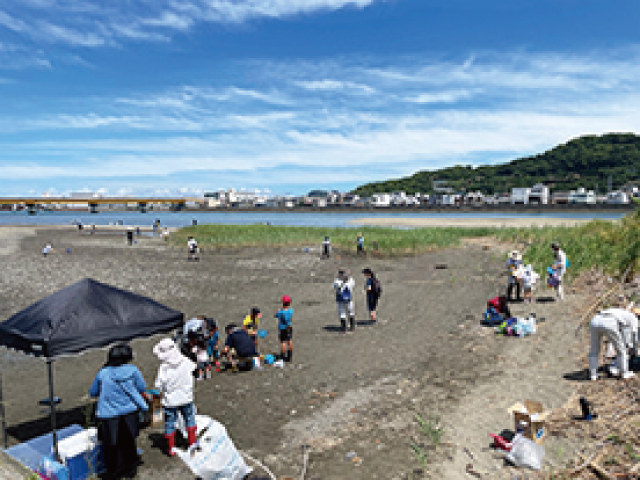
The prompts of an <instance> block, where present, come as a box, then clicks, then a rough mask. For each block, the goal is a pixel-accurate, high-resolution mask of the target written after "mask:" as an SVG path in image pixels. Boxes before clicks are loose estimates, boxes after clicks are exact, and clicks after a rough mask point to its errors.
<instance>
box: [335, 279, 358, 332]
mask: <svg viewBox="0 0 640 480" xmlns="http://www.w3.org/2000/svg"><path fill="white" fill-rule="evenodd" d="M355 287H356V282H355V280H354V279H353V277H351V276H350V275H349V272H347V271H345V270H339V271H338V278H336V279H335V281H334V282H333V289H334V290H335V293H336V304H337V306H338V316H339V317H340V326H341V327H342V332H343V333H347V316H348V317H349V327H350V330H351V331H354V330H355V328H356V310H355V305H354V303H353V293H354V291H355Z"/></svg>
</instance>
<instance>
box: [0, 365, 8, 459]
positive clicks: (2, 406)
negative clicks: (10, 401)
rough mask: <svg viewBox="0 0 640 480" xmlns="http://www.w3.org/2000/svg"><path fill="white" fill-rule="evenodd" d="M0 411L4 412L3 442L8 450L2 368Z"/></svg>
mask: <svg viewBox="0 0 640 480" xmlns="http://www.w3.org/2000/svg"><path fill="white" fill-rule="evenodd" d="M0 412H1V413H2V444H3V445H4V449H5V450H6V449H7V447H8V446H9V445H7V422H6V419H5V410H4V395H3V392H2V370H0Z"/></svg>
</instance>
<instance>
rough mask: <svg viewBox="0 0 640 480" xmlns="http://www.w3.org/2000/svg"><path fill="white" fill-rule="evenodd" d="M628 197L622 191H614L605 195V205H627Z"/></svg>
mask: <svg viewBox="0 0 640 480" xmlns="http://www.w3.org/2000/svg"><path fill="white" fill-rule="evenodd" d="M629 201H630V200H629V195H628V194H627V193H626V192H623V191H622V190H614V191H613V192H609V193H608V194H607V203H611V204H618V205H619V204H625V203H629Z"/></svg>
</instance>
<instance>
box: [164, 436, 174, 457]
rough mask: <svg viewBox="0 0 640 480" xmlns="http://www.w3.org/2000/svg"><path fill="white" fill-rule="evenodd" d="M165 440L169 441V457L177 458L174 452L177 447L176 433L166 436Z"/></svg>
mask: <svg viewBox="0 0 640 480" xmlns="http://www.w3.org/2000/svg"><path fill="white" fill-rule="evenodd" d="M164 439H165V440H166V441H167V455H169V456H170V457H175V455H176V452H175V451H174V450H173V449H174V448H175V446H176V432H173V433H172V434H170V435H165V436H164Z"/></svg>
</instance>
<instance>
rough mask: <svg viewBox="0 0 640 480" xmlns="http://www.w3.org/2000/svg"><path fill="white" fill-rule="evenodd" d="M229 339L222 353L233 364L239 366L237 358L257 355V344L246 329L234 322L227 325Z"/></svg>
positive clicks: (235, 366)
mask: <svg viewBox="0 0 640 480" xmlns="http://www.w3.org/2000/svg"><path fill="white" fill-rule="evenodd" d="M226 331H227V340H226V342H225V344H224V348H223V349H222V352H221V354H222V355H224V356H226V357H227V359H228V360H229V362H231V366H232V367H233V368H234V369H236V368H237V361H236V359H237V358H250V357H255V356H257V355H258V354H257V352H256V346H255V344H254V343H253V340H252V339H251V337H250V336H249V334H248V333H247V331H246V330H243V329H242V328H238V327H237V326H236V325H234V324H233V323H232V324H230V325H227V328H226Z"/></svg>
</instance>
